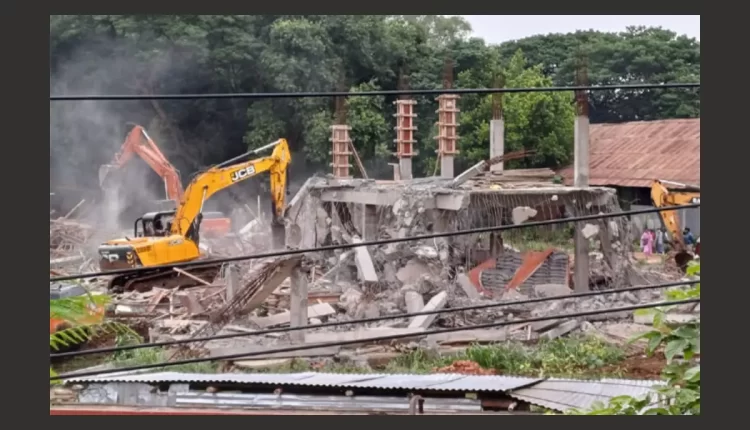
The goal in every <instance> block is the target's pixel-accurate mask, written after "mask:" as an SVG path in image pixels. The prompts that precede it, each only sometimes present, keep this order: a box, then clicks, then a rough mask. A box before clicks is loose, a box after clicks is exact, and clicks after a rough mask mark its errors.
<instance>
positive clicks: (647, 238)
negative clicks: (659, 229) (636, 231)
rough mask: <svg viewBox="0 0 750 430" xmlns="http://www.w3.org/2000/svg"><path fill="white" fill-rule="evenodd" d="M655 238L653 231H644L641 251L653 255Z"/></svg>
mask: <svg viewBox="0 0 750 430" xmlns="http://www.w3.org/2000/svg"><path fill="white" fill-rule="evenodd" d="M653 244H654V237H653V236H652V235H651V231H649V230H648V229H646V230H644V231H643V234H642V235H641V250H642V251H643V253H644V254H646V255H651V253H652V252H653Z"/></svg>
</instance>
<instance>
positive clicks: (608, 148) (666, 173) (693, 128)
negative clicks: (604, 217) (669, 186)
mask: <svg viewBox="0 0 750 430" xmlns="http://www.w3.org/2000/svg"><path fill="white" fill-rule="evenodd" d="M589 139H590V142H589V145H590V150H589V162H590V172H589V175H590V176H589V184H590V185H593V186H621V187H650V186H651V182H652V181H653V180H654V179H666V180H670V181H676V182H682V183H686V184H695V185H699V184H700V179H701V120H700V118H695V119H668V120H660V121H635V122H627V123H623V124H592V125H591V128H590V137H589ZM560 175H561V176H562V177H563V178H564V179H565V183H566V184H571V183H572V180H573V166H569V167H567V168H565V169H563V170H561V171H560Z"/></svg>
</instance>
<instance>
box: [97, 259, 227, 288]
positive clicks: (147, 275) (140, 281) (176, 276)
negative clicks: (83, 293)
mask: <svg viewBox="0 0 750 430" xmlns="http://www.w3.org/2000/svg"><path fill="white" fill-rule="evenodd" d="M220 270H221V264H217V265H214V266H207V267H200V268H195V269H188V270H186V272H189V273H190V274H191V275H193V276H195V277H197V278H200V279H203V280H204V281H206V282H208V283H211V282H213V281H214V279H216V277H217V276H218V275H219V271H220ZM199 285H204V284H202V283H201V282H198V281H196V280H195V279H193V278H191V277H189V276H185V275H183V274H182V273H180V272H177V271H175V270H173V269H154V270H153V271H145V272H140V273H136V274H128V275H119V276H115V277H113V278H112V279H111V280H110V281H109V289H110V290H111V291H112V292H116V293H123V292H126V291H138V292H141V293H143V292H146V291H149V290H151V289H152V288H154V287H157V288H164V289H173V288H177V287H181V288H189V287H195V286H199Z"/></svg>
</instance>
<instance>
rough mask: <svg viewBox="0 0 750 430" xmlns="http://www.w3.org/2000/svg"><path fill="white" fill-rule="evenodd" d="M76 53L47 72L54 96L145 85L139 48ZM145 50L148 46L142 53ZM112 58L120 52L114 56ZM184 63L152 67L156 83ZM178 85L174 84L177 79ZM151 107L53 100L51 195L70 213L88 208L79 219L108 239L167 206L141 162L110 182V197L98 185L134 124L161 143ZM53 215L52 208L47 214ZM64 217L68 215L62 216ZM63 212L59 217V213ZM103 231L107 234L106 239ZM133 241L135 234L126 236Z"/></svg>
mask: <svg viewBox="0 0 750 430" xmlns="http://www.w3.org/2000/svg"><path fill="white" fill-rule="evenodd" d="M107 43H108V45H107V46H106V50H105V49H101V48H100V46H102V45H101V44H97V43H90V44H88V45H83V46H79V47H77V48H76V49H75V50H74V51H73V52H72V53H71V54H70V55H68V56H67V57H66V58H64V59H57V61H56V62H55V64H54V66H52V62H51V66H50V93H51V94H129V93H134V92H139V91H138V90H137V89H136V88H132V87H131V85H130V84H131V83H138V82H142V76H141V75H139V74H138V73H139V72H138V71H137V70H135V68H134V67H132V58H134V57H133V56H134V55H135V48H134V47H132V46H127V45H125V44H120V45H121V46H117V47H113V46H111V45H112V42H111V41H107ZM138 49H139V50H143V49H144V47H142V46H141V47H138ZM112 52H119V53H122V56H120V57H113V56H112V55H111V54H109V53H112ZM184 67H185V65H184V64H181V65H179V66H175V67H170V66H169V65H168V62H166V61H159V62H155V63H153V64H150V65H149V70H148V76H149V79H151V80H152V81H159V80H160V78H163V77H167V76H172V77H174V76H175V74H177V73H180V72H181V69H183V68H184ZM172 81H174V80H172ZM155 118H157V114H156V113H155V111H154V107H153V106H152V105H151V104H149V103H148V102H143V101H114V102H109V101H55V102H51V103H50V192H51V193H54V194H55V197H56V199H55V203H56V204H57V205H59V206H61V207H63V208H71V207H73V206H75V205H76V204H77V203H78V202H79V201H80V200H82V199H85V200H86V204H85V206H82V210H81V211H80V212H79V213H77V217H79V218H80V217H81V216H82V215H83V212H84V210H83V208H84V207H85V221H86V222H87V223H91V224H93V225H95V226H96V227H97V229H98V230H101V231H102V232H103V234H104V235H106V234H112V233H113V232H117V234H118V235H120V234H122V233H123V229H124V230H126V231H128V232H130V231H132V226H133V222H134V220H135V219H136V218H137V217H138V216H140V215H142V214H143V213H145V212H148V211H149V210H158V209H161V207H159V206H163V203H162V205H159V206H155V207H151V206H154V205H153V203H154V202H155V201H163V200H165V199H166V195H165V190H164V183H163V181H162V180H161V178H159V176H158V175H157V174H156V173H154V172H153V171H152V170H151V169H150V168H149V167H148V166H147V165H146V164H145V163H144V162H143V161H142V160H141V159H140V158H138V157H137V156H136V157H134V158H133V159H131V160H130V161H129V162H128V163H127V164H126V165H125V166H123V168H121V169H119V170H118V171H115V172H112V173H111V174H110V175H108V177H107V181H106V187H105V188H106V192H105V190H103V189H102V187H100V184H99V169H100V166H101V165H104V164H110V163H111V162H112V161H113V157H114V155H115V153H117V152H118V151H119V149H120V147H121V146H122V144H123V142H124V140H125V137H126V135H127V134H128V133H129V132H130V130H131V129H132V127H133V125H134V124H140V125H142V126H144V127H145V128H146V130H148V132H149V134H150V136H151V137H152V138H153V139H154V140H155V141H156V142H157V145H158V144H159V142H160V141H161V138H162V134H163V133H161V130H160V127H159V123H158V120H156V119H155ZM50 209H51V210H52V209H53V208H50ZM63 210H64V209H63ZM59 212H62V210H61V211H59ZM104 232H106V233H104ZM129 234H130V233H129Z"/></svg>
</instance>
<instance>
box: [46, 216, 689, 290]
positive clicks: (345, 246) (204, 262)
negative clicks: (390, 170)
mask: <svg viewBox="0 0 750 430" xmlns="http://www.w3.org/2000/svg"><path fill="white" fill-rule="evenodd" d="M700 206H701V205H700V203H694V204H689V205H679V206H669V207H661V208H648V209H639V210H634V211H627V212H612V213H608V214H596V215H583V216H579V217H572V218H564V219H553V220H547V221H533V222H527V223H523V224H514V225H501V226H495V227H482V228H475V229H469V230H460V231H451V232H443V233H430V234H423V235H417V236H411V237H403V238H400V237H395V238H391V239H381V240H372V241H369V242H359V243H343V244H339V245H329V246H321V247H318V248H302V249H287V250H283V251H273V252H266V253H261V254H252V255H239V256H236V257H226V258H217V259H211V260H200V261H189V262H186V263H175V264H163V265H159V266H151V267H137V268H133V269H119V270H109V271H105V272H92V273H81V274H78V275H65V276H55V277H51V278H50V279H49V281H50V282H60V281H71V280H75V279H85V278H96V277H99V276H112V275H130V274H135V273H141V272H150V271H154V270H159V269H172V268H180V269H185V268H188V267H192V268H196V269H197V268H201V267H208V266H213V265H216V264H224V263H232V262H236V261H246V260H257V259H261V258H270V257H283V256H287V255H299V254H307V253H310V252H324V251H335V250H337V249H351V248H360V247H367V246H381V245H388V244H391V243H401V242H411V241H417V240H425V239H437V238H441V237H452V236H465V235H470V234H481V233H490V232H496V231H506V230H516V229H520V228H530V227H541V226H547V225H554V224H566V223H571V222H581V221H591V220H599V219H609V218H618V217H626V216H632V215H642V214H649V213H656V212H664V211H676V210H681V209H693V208H699V207H700Z"/></svg>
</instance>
